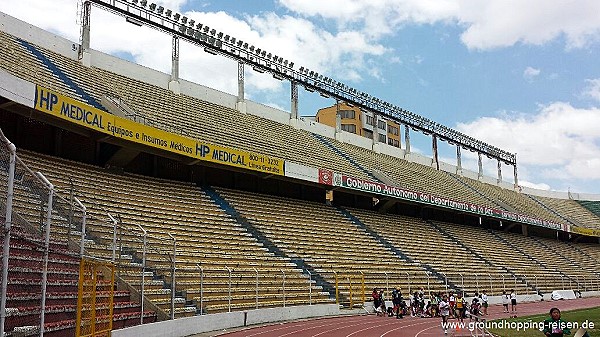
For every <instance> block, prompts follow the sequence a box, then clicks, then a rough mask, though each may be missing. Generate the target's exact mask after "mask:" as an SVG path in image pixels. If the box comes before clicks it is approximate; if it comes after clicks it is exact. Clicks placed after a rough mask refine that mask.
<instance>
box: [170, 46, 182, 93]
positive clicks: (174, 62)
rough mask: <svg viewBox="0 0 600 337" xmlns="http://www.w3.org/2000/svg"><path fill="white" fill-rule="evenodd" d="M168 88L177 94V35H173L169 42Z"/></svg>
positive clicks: (179, 90)
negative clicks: (169, 70)
mask: <svg viewBox="0 0 600 337" xmlns="http://www.w3.org/2000/svg"><path fill="white" fill-rule="evenodd" d="M169 90H171V91H172V92H173V93H175V94H179V93H180V92H181V89H180V87H179V37H177V36H175V35H173V42H172V44H171V81H170V82H169Z"/></svg>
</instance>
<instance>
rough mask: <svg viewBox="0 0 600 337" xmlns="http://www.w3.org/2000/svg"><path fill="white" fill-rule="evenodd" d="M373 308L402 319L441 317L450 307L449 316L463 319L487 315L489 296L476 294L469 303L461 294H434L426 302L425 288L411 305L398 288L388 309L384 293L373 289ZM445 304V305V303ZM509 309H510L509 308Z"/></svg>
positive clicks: (416, 294) (379, 312) (415, 293)
mask: <svg viewBox="0 0 600 337" xmlns="http://www.w3.org/2000/svg"><path fill="white" fill-rule="evenodd" d="M513 295H514V299H515V300H514V303H513V310H516V295H515V294H514V291H513V292H512V294H511V297H513ZM372 297H373V308H374V310H375V312H376V313H377V314H378V315H380V316H384V315H388V316H396V317H397V318H402V317H403V316H404V315H408V314H410V315H411V316H413V317H440V316H443V313H442V307H444V306H445V305H446V304H447V305H448V316H449V317H451V318H459V319H463V318H465V317H466V314H467V312H468V313H470V314H471V315H487V314H488V312H487V309H488V295H487V293H486V291H483V292H482V293H481V294H479V293H475V297H474V298H473V300H472V301H471V302H470V303H469V302H467V301H466V299H465V298H464V297H463V295H462V294H461V293H456V294H455V293H453V292H449V293H442V292H439V293H434V294H431V296H430V299H429V300H428V301H427V303H426V301H425V293H424V290H423V288H421V289H420V290H418V291H415V292H414V293H412V294H410V295H409V305H407V304H406V302H405V299H404V297H403V296H402V293H401V291H400V289H398V288H396V289H394V290H393V291H392V293H391V300H392V306H391V307H386V303H385V300H386V299H385V296H384V292H383V290H381V289H377V288H374V289H373V294H372ZM443 302H444V303H443ZM507 308H508V307H507Z"/></svg>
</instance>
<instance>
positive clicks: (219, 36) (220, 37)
mask: <svg viewBox="0 0 600 337" xmlns="http://www.w3.org/2000/svg"><path fill="white" fill-rule="evenodd" d="M222 38H223V32H219V34H217V39H222ZM228 38H229V36H228Z"/></svg>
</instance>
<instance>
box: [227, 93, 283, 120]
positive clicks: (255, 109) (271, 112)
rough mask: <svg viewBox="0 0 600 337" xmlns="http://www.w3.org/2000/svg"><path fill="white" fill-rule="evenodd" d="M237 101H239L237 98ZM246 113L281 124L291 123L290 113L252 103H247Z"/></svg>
mask: <svg viewBox="0 0 600 337" xmlns="http://www.w3.org/2000/svg"><path fill="white" fill-rule="evenodd" d="M235 99H236V100H237V97H235ZM246 112H248V113H249V114H252V115H255V116H259V117H262V118H266V119H270V120H272V121H276V122H278V123H281V124H289V121H290V113H289V112H287V111H283V110H279V109H276V108H273V107H270V106H267V105H264V104H260V103H256V102H252V101H246Z"/></svg>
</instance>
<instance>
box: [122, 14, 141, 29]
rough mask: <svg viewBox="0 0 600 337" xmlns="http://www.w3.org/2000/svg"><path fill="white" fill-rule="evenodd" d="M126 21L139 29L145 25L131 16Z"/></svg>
mask: <svg viewBox="0 0 600 337" xmlns="http://www.w3.org/2000/svg"><path fill="white" fill-rule="evenodd" d="M125 21H127V22H129V23H131V24H132V25H136V26H138V27H141V26H142V25H143V23H142V21H140V20H138V19H136V18H132V17H130V16H128V17H126V18H125Z"/></svg>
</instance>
